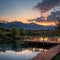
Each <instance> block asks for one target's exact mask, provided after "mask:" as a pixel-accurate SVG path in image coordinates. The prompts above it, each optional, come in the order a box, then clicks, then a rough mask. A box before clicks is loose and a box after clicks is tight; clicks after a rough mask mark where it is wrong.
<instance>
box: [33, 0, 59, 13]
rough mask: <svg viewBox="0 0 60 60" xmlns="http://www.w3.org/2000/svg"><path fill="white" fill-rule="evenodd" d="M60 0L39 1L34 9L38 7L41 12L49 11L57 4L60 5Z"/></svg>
mask: <svg viewBox="0 0 60 60" xmlns="http://www.w3.org/2000/svg"><path fill="white" fill-rule="evenodd" d="M59 4H60V0H43V1H42V2H41V3H38V4H37V5H36V6H35V7H34V9H38V10H39V11H40V12H42V13H43V12H47V11H49V10H51V9H53V8H55V7H56V6H59Z"/></svg>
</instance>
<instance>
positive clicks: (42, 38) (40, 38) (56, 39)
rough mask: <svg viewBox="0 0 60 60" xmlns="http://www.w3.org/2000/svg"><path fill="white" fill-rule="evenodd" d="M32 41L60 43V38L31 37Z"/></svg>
mask: <svg viewBox="0 0 60 60" xmlns="http://www.w3.org/2000/svg"><path fill="white" fill-rule="evenodd" d="M30 40H40V41H43V40H44V41H57V42H60V37H30Z"/></svg>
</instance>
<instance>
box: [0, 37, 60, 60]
mask: <svg viewBox="0 0 60 60" xmlns="http://www.w3.org/2000/svg"><path fill="white" fill-rule="evenodd" d="M29 39H30V40H43V39H44V41H54V40H55V41H58V42H60V37H59V38H57V39H56V37H53V38H51V37H44V38H43V37H29ZM29 39H27V40H29ZM24 40H26V39H24ZM47 50H48V49H44V50H43V48H40V47H38V48H37V47H31V46H30V47H27V48H26V47H19V48H18V49H16V50H13V49H12V48H11V47H5V48H0V60H30V59H32V58H33V57H35V56H37V54H39V53H42V52H43V51H47Z"/></svg>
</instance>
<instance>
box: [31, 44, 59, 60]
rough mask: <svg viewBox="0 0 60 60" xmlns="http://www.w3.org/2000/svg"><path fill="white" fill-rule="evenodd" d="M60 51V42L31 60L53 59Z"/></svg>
mask: <svg viewBox="0 0 60 60" xmlns="http://www.w3.org/2000/svg"><path fill="white" fill-rule="evenodd" d="M58 53H60V44H58V45H57V46H55V47H53V48H51V49H50V50H48V51H46V52H43V53H39V54H38V55H37V56H36V57H34V58H32V59H31V60H51V59H52V58H53V57H54V56H56V55H57V54H58Z"/></svg>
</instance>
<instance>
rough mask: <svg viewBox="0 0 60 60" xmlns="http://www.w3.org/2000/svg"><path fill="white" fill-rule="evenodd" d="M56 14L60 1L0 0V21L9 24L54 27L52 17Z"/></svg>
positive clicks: (59, 9) (54, 23)
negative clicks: (32, 23)
mask: <svg viewBox="0 0 60 60" xmlns="http://www.w3.org/2000/svg"><path fill="white" fill-rule="evenodd" d="M56 12H57V13H56ZM58 12H60V0H0V20H6V21H9V22H11V21H15V20H17V21H20V22H23V23H31V22H34V23H36V24H38V25H46V26H47V25H48V26H49V25H56V22H57V21H56V18H54V17H56V14H58ZM54 15H55V16H54ZM38 18H39V19H40V20H39V19H38ZM38 20H39V21H38Z"/></svg>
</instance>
